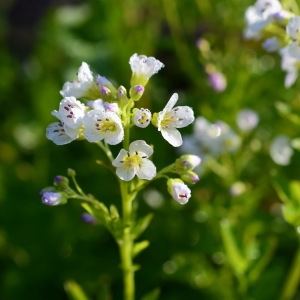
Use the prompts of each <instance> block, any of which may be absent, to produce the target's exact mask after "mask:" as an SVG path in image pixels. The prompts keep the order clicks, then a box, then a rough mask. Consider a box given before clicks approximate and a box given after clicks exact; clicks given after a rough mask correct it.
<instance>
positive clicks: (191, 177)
mask: <svg viewBox="0 0 300 300" xmlns="http://www.w3.org/2000/svg"><path fill="white" fill-rule="evenodd" d="M181 179H182V180H183V181H184V182H186V183H189V184H195V183H197V182H198V181H199V180H200V179H199V176H198V175H197V174H196V173H195V172H193V171H191V170H189V171H187V172H185V173H183V174H182V175H181Z"/></svg>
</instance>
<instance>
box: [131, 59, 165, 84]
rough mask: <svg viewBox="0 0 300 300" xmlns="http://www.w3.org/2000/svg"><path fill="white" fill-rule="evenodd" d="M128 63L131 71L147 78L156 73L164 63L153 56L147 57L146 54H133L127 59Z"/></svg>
mask: <svg viewBox="0 0 300 300" xmlns="http://www.w3.org/2000/svg"><path fill="white" fill-rule="evenodd" d="M129 64H130V67H131V70H132V73H134V74H136V75H138V76H141V75H142V76H144V77H146V78H147V79H149V78H150V77H151V76H152V75H154V74H156V73H157V72H158V71H159V70H160V69H161V68H163V67H164V64H163V63H162V62H160V61H159V60H158V59H156V58H154V57H147V56H146V55H138V54H137V53H135V54H133V55H132V56H131V57H130V59H129Z"/></svg>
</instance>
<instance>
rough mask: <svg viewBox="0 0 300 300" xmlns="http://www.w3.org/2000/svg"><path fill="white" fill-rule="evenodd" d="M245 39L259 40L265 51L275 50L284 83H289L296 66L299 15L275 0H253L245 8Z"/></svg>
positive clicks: (299, 43) (299, 58)
mask: <svg viewBox="0 0 300 300" xmlns="http://www.w3.org/2000/svg"><path fill="white" fill-rule="evenodd" d="M245 19H246V25H247V26H246V28H245V30H244V37H245V38H246V39H256V40H263V43H262V46H263V48H264V49H265V50H266V51H267V52H274V51H278V53H279V54H280V56H281V68H282V70H283V71H285V72H286V77H285V82H284V85H285V87H290V86H291V85H293V84H294V83H295V81H296V79H297V77H298V70H299V66H300V34H299V30H300V16H297V15H295V14H293V13H291V12H289V11H287V10H285V9H283V7H282V5H281V3H280V2H279V1H278V0H257V1H256V2H255V4H254V5H253V6H250V7H248V8H247V10H246V12H245Z"/></svg>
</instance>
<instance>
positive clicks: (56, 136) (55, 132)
mask: <svg viewBox="0 0 300 300" xmlns="http://www.w3.org/2000/svg"><path fill="white" fill-rule="evenodd" d="M67 130H68V129H67ZM72 131H73V134H71V132H72ZM78 136H79V132H78V131H77V130H76V129H69V131H68V134H67V133H66V130H65V126H64V124H63V123H62V122H60V121H59V122H54V123H51V124H49V125H48V127H47V129H46V137H47V139H48V140H50V141H52V142H53V143H54V144H56V145H65V144H69V143H71V142H72V141H74V140H75V139H76V138H77V137H78Z"/></svg>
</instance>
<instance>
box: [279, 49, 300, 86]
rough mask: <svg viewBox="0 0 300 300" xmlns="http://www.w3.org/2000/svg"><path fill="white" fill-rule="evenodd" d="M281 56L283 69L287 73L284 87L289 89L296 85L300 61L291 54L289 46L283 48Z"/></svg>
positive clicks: (280, 52)
mask: <svg viewBox="0 0 300 300" xmlns="http://www.w3.org/2000/svg"><path fill="white" fill-rule="evenodd" d="M279 54H280V55H281V69H282V70H283V71H285V72H286V75H285V79H284V86H285V87H286V88H288V87H290V86H292V85H293V84H294V83H295V81H296V79H297V77H298V71H299V68H298V65H299V61H298V59H296V58H295V57H293V56H292V55H291V54H290V51H289V49H288V46H287V47H284V48H282V49H281V50H280V51H279Z"/></svg>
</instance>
